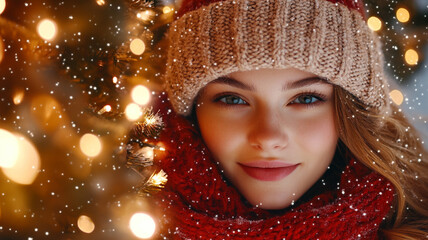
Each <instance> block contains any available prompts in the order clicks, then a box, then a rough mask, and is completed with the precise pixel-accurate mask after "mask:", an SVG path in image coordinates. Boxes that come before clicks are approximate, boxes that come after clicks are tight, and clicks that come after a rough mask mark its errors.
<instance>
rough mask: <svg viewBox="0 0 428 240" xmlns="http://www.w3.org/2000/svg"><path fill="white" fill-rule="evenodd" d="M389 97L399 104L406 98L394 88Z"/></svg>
mask: <svg viewBox="0 0 428 240" xmlns="http://www.w3.org/2000/svg"><path fill="white" fill-rule="evenodd" d="M389 97H390V98H391V99H392V101H393V102H394V103H395V104H397V105H401V104H402V103H403V100H404V96H403V94H402V93H401V92H400V91H399V90H392V91H391V92H390V93H389Z"/></svg>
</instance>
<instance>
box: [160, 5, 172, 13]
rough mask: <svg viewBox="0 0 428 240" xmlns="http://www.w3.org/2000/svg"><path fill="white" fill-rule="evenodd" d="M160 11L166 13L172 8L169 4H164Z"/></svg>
mask: <svg viewBox="0 0 428 240" xmlns="http://www.w3.org/2000/svg"><path fill="white" fill-rule="evenodd" d="M162 11H163V13H164V14H167V13H170V12H172V8H171V7H169V6H165V7H163V9H162Z"/></svg>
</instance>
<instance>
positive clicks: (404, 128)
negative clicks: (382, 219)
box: [334, 86, 428, 240]
mask: <svg viewBox="0 0 428 240" xmlns="http://www.w3.org/2000/svg"><path fill="white" fill-rule="evenodd" d="M334 92H335V108H336V121H337V122H336V124H337V128H338V130H339V138H340V140H341V141H342V142H343V143H344V144H345V145H346V148H347V150H348V151H349V152H350V153H351V154H352V156H353V157H355V158H356V159H357V160H359V161H360V162H362V163H363V164H364V165H366V166H367V167H369V168H370V169H372V170H374V171H376V172H378V173H379V174H381V175H382V176H384V177H386V178H387V179H388V180H389V181H390V182H391V183H392V184H393V185H394V187H395V191H396V195H395V202H394V208H393V209H392V211H391V214H390V215H389V216H388V220H387V222H386V224H385V225H384V226H383V229H382V231H381V235H382V237H384V238H386V239H397V240H398V239H400V240H401V239H423V238H428V162H427V161H428V159H427V156H428V153H427V151H426V150H425V149H424V147H423V143H422V140H421V139H420V137H419V136H418V133H417V131H416V129H415V128H414V127H413V126H412V125H411V124H410V123H409V121H408V120H407V119H406V117H405V116H404V114H403V113H402V112H401V111H400V110H399V109H398V107H397V106H396V105H392V106H391V112H390V113H387V114H383V113H379V112H378V111H376V110H375V109H372V108H369V107H367V105H364V104H363V103H362V102H361V101H359V100H358V99H357V98H355V97H354V96H352V95H351V94H349V93H348V92H347V91H345V90H344V89H342V88H341V87H338V86H335V91H334Z"/></svg>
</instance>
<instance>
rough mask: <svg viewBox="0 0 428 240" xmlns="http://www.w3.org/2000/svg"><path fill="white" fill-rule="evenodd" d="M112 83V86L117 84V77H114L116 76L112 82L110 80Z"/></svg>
mask: <svg viewBox="0 0 428 240" xmlns="http://www.w3.org/2000/svg"><path fill="white" fill-rule="evenodd" d="M112 81H113V83H114V84H116V83H117V77H116V76H115V77H113V80H112Z"/></svg>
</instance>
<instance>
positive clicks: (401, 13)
mask: <svg viewBox="0 0 428 240" xmlns="http://www.w3.org/2000/svg"><path fill="white" fill-rule="evenodd" d="M395 16H396V17H397V20H398V21H400V22H402V23H405V22H408V21H409V19H410V13H409V10H407V9H405V8H399V9H397V12H396V14H395Z"/></svg>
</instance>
